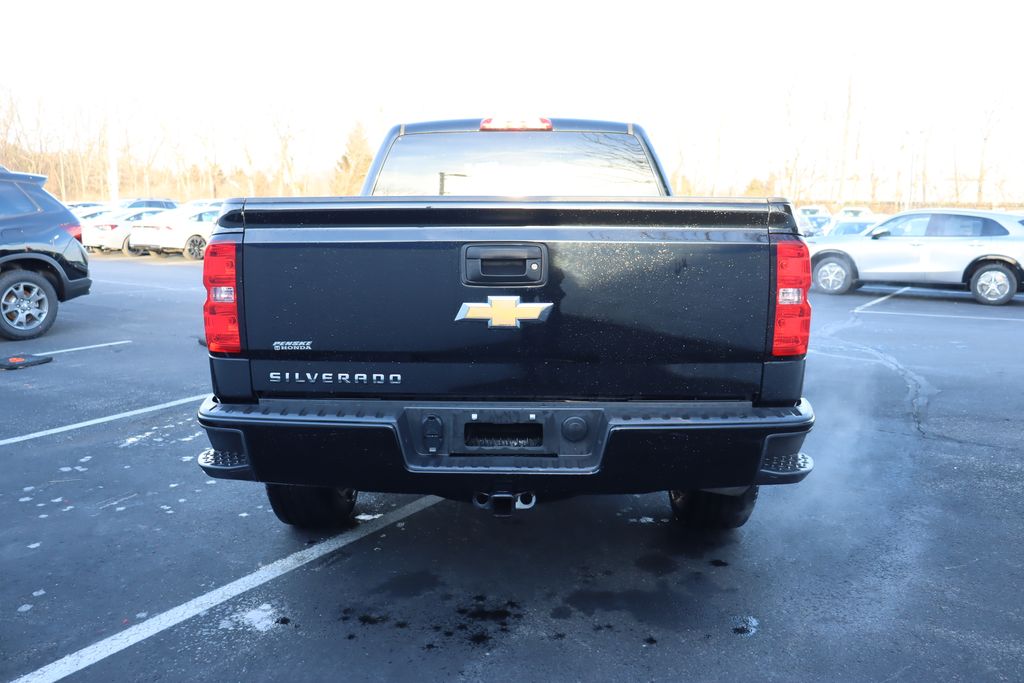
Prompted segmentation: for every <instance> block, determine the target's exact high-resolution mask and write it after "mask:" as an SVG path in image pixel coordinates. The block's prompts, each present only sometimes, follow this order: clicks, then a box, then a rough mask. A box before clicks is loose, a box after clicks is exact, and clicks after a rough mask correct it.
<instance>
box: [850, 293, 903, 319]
mask: <svg viewBox="0 0 1024 683" xmlns="http://www.w3.org/2000/svg"><path fill="white" fill-rule="evenodd" d="M908 289H910V287H904V288H903V289H897V290H896V291H895V292H893V293H892V294H886V295H885V296H880V297H878V298H877V299H872V300H871V301H869V302H867V303H866V304H863V305H861V306H858V307H857V308H855V309H853V312H854V313H860V312H861V311H863V310H864V309H865V308H871V307H872V306H874V305H875V304H880V303H882V302H883V301H885V300H887V299H891V298H893V297H894V296H896V295H897V294H902V293H903V292H905V291H907V290H908Z"/></svg>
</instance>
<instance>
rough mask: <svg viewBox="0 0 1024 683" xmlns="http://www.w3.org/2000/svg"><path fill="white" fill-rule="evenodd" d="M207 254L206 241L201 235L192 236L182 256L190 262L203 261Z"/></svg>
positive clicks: (187, 241)
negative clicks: (204, 255)
mask: <svg viewBox="0 0 1024 683" xmlns="http://www.w3.org/2000/svg"><path fill="white" fill-rule="evenodd" d="M205 253H206V240H204V239H203V238H202V237H200V236H199V235H192V236H191V237H189V238H188V239H187V240H185V248H184V249H182V251H181V255H182V256H184V257H185V258H186V259H187V260H189V261H202V260H203V254H205Z"/></svg>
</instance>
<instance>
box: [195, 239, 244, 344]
mask: <svg viewBox="0 0 1024 683" xmlns="http://www.w3.org/2000/svg"><path fill="white" fill-rule="evenodd" d="M237 246H238V245H236V244H234V243H233V242H214V243H213V244H211V245H210V246H208V247H207V248H206V255H205V256H204V257H203V284H204V285H206V304H204V305H203V321H204V323H205V325H206V347H207V348H208V349H210V351H212V352H214V353H239V352H240V351H241V350H242V336H241V332H240V331H239V327H238V271H237V269H236V267H235V264H236V256H237Z"/></svg>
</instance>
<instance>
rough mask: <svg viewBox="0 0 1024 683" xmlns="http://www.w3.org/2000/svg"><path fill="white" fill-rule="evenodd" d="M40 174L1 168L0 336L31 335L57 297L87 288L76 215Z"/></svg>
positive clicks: (50, 315) (45, 324)
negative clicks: (46, 184) (47, 189)
mask: <svg viewBox="0 0 1024 683" xmlns="http://www.w3.org/2000/svg"><path fill="white" fill-rule="evenodd" d="M45 182H46V177H45V176H39V175H30V174H27V173H11V172H10V171H6V170H3V169H0V337H2V338H4V339H16V340H23V339H33V338H35V337H38V336H40V335H42V334H45V333H46V331H47V330H49V329H50V327H52V326H53V323H54V320H56V319H57V308H58V306H59V304H60V302H62V301H68V300H69V299H74V298H75V297H78V296H82V295H83V294H88V293H89V286H90V285H91V281H90V280H89V264H88V259H87V257H86V255H85V249H84V248H83V247H82V245H81V244H80V243H79V241H78V239H79V238H80V237H81V227H80V226H79V223H78V219H77V218H76V217H75V216H74V215H73V214H72V213H71V212H70V211H69V210H68V209H67V207H65V206H64V205H63V204H61V203H60V202H59V201H57V200H56V199H55V198H54V197H53V196H51V195H50V194H49V193H48V192H47V191H46V190H44V189H43V184H44V183H45Z"/></svg>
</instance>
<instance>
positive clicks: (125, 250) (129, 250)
mask: <svg viewBox="0 0 1024 683" xmlns="http://www.w3.org/2000/svg"><path fill="white" fill-rule="evenodd" d="M130 239H131V238H130V237H125V238H124V244H122V245H121V253H122V254H124V255H125V256H142V254H143V251H142V250H141V249H136V248H135V247H133V246H132V245H131V244H130V243H129V240H130Z"/></svg>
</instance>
